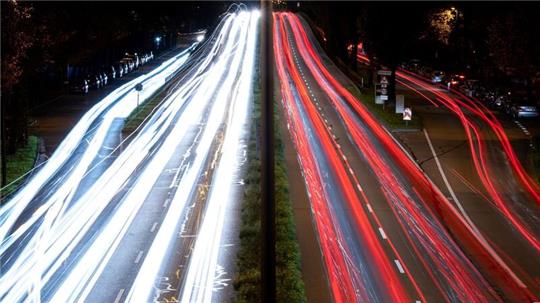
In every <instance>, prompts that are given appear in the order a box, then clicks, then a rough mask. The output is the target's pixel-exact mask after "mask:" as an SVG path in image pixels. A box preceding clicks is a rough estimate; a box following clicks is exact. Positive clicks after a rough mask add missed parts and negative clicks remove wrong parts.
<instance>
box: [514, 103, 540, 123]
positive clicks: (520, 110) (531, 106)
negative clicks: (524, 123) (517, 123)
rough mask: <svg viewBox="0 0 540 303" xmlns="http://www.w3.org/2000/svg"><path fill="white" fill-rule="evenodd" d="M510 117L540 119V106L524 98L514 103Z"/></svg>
mask: <svg viewBox="0 0 540 303" xmlns="http://www.w3.org/2000/svg"><path fill="white" fill-rule="evenodd" d="M510 115H512V117H514V118H515V119H519V118H534V117H538V106H537V104H536V102H533V101H531V100H528V99H526V98H523V99H520V100H519V101H514V102H513V104H512V106H511V107H510Z"/></svg>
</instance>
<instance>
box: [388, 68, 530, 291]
mask: <svg viewBox="0 0 540 303" xmlns="http://www.w3.org/2000/svg"><path fill="white" fill-rule="evenodd" d="M400 75H402V76H400ZM398 77H399V81H401V83H402V87H403V89H405V90H406V91H407V94H408V95H409V96H410V95H411V94H416V95H420V94H422V95H423V97H421V98H420V99H421V100H418V102H417V103H416V104H418V103H420V104H419V105H416V106H418V107H419V108H422V107H426V105H421V102H423V103H424V104H426V100H425V98H430V99H431V100H436V101H435V104H437V105H439V108H434V106H427V107H428V108H425V109H421V112H422V113H421V115H422V117H423V120H425V121H426V122H425V123H424V124H426V125H425V128H426V131H425V134H422V136H419V137H426V138H427V139H429V140H430V142H429V143H428V142H425V143H424V144H425V145H426V146H428V144H431V145H433V146H435V148H437V150H438V151H439V153H441V156H439V159H438V160H437V161H439V162H440V163H441V164H440V166H441V167H440V168H438V169H435V170H433V169H432V171H431V173H430V175H434V176H437V175H444V177H445V178H446V179H447V180H446V181H443V180H440V178H438V180H439V183H438V184H440V185H441V188H443V189H444V191H445V192H447V195H448V196H449V197H452V198H453V202H454V203H455V204H456V205H457V206H458V207H459V208H460V211H461V212H462V213H463V215H464V216H466V217H468V218H469V219H468V220H469V221H470V224H471V225H473V226H475V228H477V229H478V230H479V232H481V234H483V235H485V237H486V238H487V239H488V240H489V241H490V242H491V243H492V246H493V247H494V248H495V249H496V250H497V251H498V254H499V255H500V256H501V257H502V258H504V259H505V261H506V262H507V263H508V264H509V265H510V266H511V267H513V269H514V271H515V272H516V273H519V275H520V278H521V279H522V280H523V281H524V282H525V283H526V284H527V285H528V287H529V288H530V289H531V290H532V291H534V292H535V293H538V292H539V291H540V289H539V285H538V283H537V282H536V281H535V278H534V277H537V276H538V274H539V270H540V263H538V254H539V252H538V250H537V248H536V243H537V242H536V241H537V239H538V237H539V232H540V230H539V228H540V224H539V223H540V222H539V221H538V220H539V209H538V205H537V203H535V202H534V201H535V197H534V196H533V194H531V192H529V191H528V189H527V188H526V187H525V186H524V184H523V182H520V177H519V176H518V174H517V173H516V170H517V169H522V168H520V167H518V168H517V169H516V167H515V165H519V166H520V165H521V164H520V163H519V162H517V163H518V164H513V163H512V160H510V157H511V155H512V154H516V155H517V156H518V157H520V159H519V160H521V161H523V160H526V152H527V149H528V148H529V146H527V144H526V143H527V141H528V140H527V138H525V135H526V134H522V133H521V132H519V131H512V128H513V127H514V126H512V125H511V124H510V125H509V122H507V121H504V120H503V121H499V120H498V119H499V117H498V116H492V117H491V120H490V122H491V121H496V122H498V123H500V124H499V125H503V126H504V128H503V131H504V133H503V134H500V135H497V134H495V132H496V131H497V130H494V128H493V126H492V125H491V123H490V122H486V121H485V120H484V119H482V117H481V116H480V115H479V113H476V112H475V111H469V110H467V108H466V107H464V106H460V107H459V108H461V109H462V112H461V111H458V112H457V113H456V112H455V109H454V110H452V109H448V107H447V106H446V105H445V104H446V103H444V102H442V100H441V97H439V96H440V95H442V96H445V97H446V98H447V100H450V101H453V100H463V101H464V102H467V98H464V97H463V96H461V95H460V94H457V93H453V92H448V91H447V90H445V89H441V88H440V87H438V86H434V85H432V84H430V83H427V82H425V81H423V79H421V78H420V77H416V76H414V75H410V74H409V75H407V74H405V75H404V72H401V73H398ZM411 77H414V78H411ZM408 80H411V81H408ZM469 101H472V102H475V103H477V104H481V103H480V102H479V101H476V100H469ZM481 109H482V111H484V112H487V113H489V111H488V110H487V109H485V108H481ZM467 128H471V129H473V130H476V131H477V134H476V135H474V136H472V137H469V136H467ZM503 135H504V140H508V142H510V143H511V144H512V145H511V146H510V148H512V150H511V151H506V150H505V149H503V147H502V144H501V138H500V136H503ZM404 137H408V138H412V137H415V135H412V134H409V135H404ZM426 138H423V139H424V141H425V140H426ZM430 138H431V139H430ZM420 139H422V138H420ZM516 141H517V143H518V144H517V145H516V144H515V142H516ZM467 143H469V144H467ZM413 145H414V150H415V151H416V153H417V156H418V157H420V161H422V162H425V160H421V159H429V158H431V159H433V157H434V156H433V154H434V153H432V152H429V153H428V154H426V153H425V150H424V151H422V150H423V149H422V148H418V146H419V144H413ZM445 146H446V147H445ZM452 146H453V147H452ZM454 147H455V148H454ZM441 149H442V150H441ZM445 150H446V151H447V152H445ZM440 151H442V152H440ZM518 151H520V152H518ZM475 153H477V154H478V155H474V154H475ZM520 153H521V154H520ZM471 154H473V156H471ZM482 154H483V155H484V158H485V159H484V160H483V162H481V161H478V162H479V163H475V159H474V157H475V156H476V157H477V158H481V157H482ZM509 154H510V155H509ZM524 155H525V156H524ZM516 158H517V157H516ZM525 163H526V162H525ZM482 170H484V171H482ZM484 174H485V176H486V177H487V179H488V180H485V179H483V178H485V177H484ZM527 178H529V177H528V176H527ZM486 181H489V182H490V183H492V184H493V185H492V186H494V187H495V190H496V192H497V194H498V196H494V195H493V193H492V192H491V191H490V190H489V189H486V186H485V184H486ZM531 181H532V180H531ZM532 182H534V181H532ZM445 183H446V184H445ZM489 185H490V184H488V186H489ZM533 186H534V185H533ZM450 191H451V192H450ZM520 229H522V230H520ZM531 238H532V239H531Z"/></svg>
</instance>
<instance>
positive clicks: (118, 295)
mask: <svg viewBox="0 0 540 303" xmlns="http://www.w3.org/2000/svg"><path fill="white" fill-rule="evenodd" d="M124 291H126V290H125V289H123V288H121V289H120V291H118V294H117V295H116V298H115V299H114V303H119V302H120V299H122V295H123V294H124Z"/></svg>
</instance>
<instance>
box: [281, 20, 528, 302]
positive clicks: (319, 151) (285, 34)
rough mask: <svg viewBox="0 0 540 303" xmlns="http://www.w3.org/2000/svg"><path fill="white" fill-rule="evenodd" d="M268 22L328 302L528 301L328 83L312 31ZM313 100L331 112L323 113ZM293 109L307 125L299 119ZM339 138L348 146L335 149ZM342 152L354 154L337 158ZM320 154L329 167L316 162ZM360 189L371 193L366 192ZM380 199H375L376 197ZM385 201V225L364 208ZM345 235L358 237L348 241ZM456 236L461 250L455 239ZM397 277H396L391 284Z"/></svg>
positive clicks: (376, 129) (347, 97)
mask: <svg viewBox="0 0 540 303" xmlns="http://www.w3.org/2000/svg"><path fill="white" fill-rule="evenodd" d="M277 16H278V17H277V18H276V20H279V22H276V24H278V25H276V28H275V38H274V42H275V45H276V46H275V47H276V50H275V51H276V61H277V62H278V63H277V64H278V72H279V76H280V80H281V84H282V87H281V93H282V96H283V103H284V106H285V108H286V112H288V113H289V115H290V116H289V120H288V123H289V128H290V130H291V131H290V133H291V135H292V137H293V141H294V142H295V145H296V147H297V151H298V152H299V159H300V164H301V166H302V168H303V170H304V178H305V181H306V185H307V189H308V193H309V194H310V199H311V200H312V210H313V217H314V221H315V226H316V228H317V230H318V231H319V240H320V243H321V249H322V250H323V256H324V258H325V264H326V267H327V271H328V275H329V277H328V278H329V282H330V287H331V289H332V292H333V295H334V299H335V300H336V301H343V300H349V301H350V300H354V299H356V300H359V301H366V300H368V301H387V300H388V299H391V300H392V301H399V300H410V299H413V300H422V301H424V298H427V300H428V301H430V300H437V301H438V300H446V301H484V300H490V301H493V300H497V298H499V299H501V298H500V297H499V296H500V291H502V292H504V295H503V298H505V297H504V296H507V297H506V298H508V297H510V298H514V299H515V298H521V299H523V298H527V297H529V296H530V295H531V294H529V293H528V292H527V291H526V290H523V289H522V288H521V287H520V285H519V284H518V282H517V281H515V280H514V281H512V280H511V279H512V276H511V274H512V273H511V272H509V271H508V268H507V267H505V264H504V263H503V262H501V261H500V260H499V259H497V256H496V255H494V254H493V252H491V251H489V247H486V246H485V243H484V242H483V241H482V239H481V238H479V237H478V235H477V234H475V233H474V231H472V230H471V229H470V227H469V226H467V224H466V223H465V222H464V220H463V218H462V217H461V216H459V214H458V213H457V211H456V209H455V208H454V207H453V206H452V205H451V204H450V202H449V201H448V200H447V199H446V197H444V196H443V195H442V193H441V192H440V191H438V189H437V188H436V187H435V186H434V185H433V184H432V183H431V182H430V181H429V180H428V179H427V178H426V177H425V175H424V174H423V173H422V172H421V170H420V169H419V168H418V167H417V166H416V165H415V164H414V162H413V161H412V160H411V159H410V158H409V157H408V156H407V155H406V154H405V153H404V152H403V150H402V149H401V148H400V147H399V146H398V145H397V143H396V142H395V141H394V140H393V138H391V137H390V136H389V135H388V133H387V132H386V131H385V130H384V129H383V128H382V127H381V126H380V125H379V124H378V123H377V122H376V121H375V120H374V119H373V118H372V117H371V116H370V114H369V113H368V112H367V111H366V110H365V109H364V108H363V107H362V106H361V105H360V102H359V101H358V100H355V98H354V97H353V96H352V95H351V94H350V93H348V92H347V91H346V90H345V88H344V85H343V84H341V83H339V81H338V80H336V79H335V78H334V77H333V75H332V73H335V67H331V68H332V72H329V71H328V69H327V68H326V66H331V65H330V64H329V60H327V59H324V60H321V59H320V57H319V55H318V54H317V52H316V51H315V50H314V47H313V46H312V45H316V42H315V39H314V38H313V35H311V33H310V34H309V37H308V35H307V34H306V33H304V30H303V28H306V27H307V26H305V24H303V22H301V21H300V20H298V19H297V18H296V17H295V16H294V15H290V14H289V15H286V14H278V15H277ZM285 20H286V21H285ZM285 24H287V25H285ZM289 26H290V29H289ZM308 32H309V31H308ZM292 36H294V42H292V41H293V38H292ZM289 40H290V41H289ZM319 50H320V49H317V51H319ZM298 57H301V58H302V62H303V64H302V63H300V62H298V61H300V60H299V59H298ZM307 71H309V73H308V72H307ZM306 76H307V77H306ZM340 81H343V78H340ZM314 91H315V92H314ZM321 92H323V93H322V94H321ZM325 95H326V96H325ZM321 96H322V98H321ZM298 99H300V100H301V101H302V102H301V105H300V103H299V102H298ZM316 100H318V101H316ZM323 100H324V101H323ZM319 102H320V103H321V104H331V106H330V107H329V108H328V107H327V108H325V106H324V105H323V106H319ZM302 107H304V108H305V109H304V110H305V111H306V112H307V113H308V114H309V115H308V116H309V117H310V118H309V119H306V118H305V116H304V114H302V110H303V109H302ZM332 111H333V112H334V113H335V112H337V115H338V117H339V120H338V121H337V123H336V122H332V123H327V121H328V120H329V119H328V118H327V117H328V116H329V113H330V112H332ZM298 121H303V122H304V123H301V124H298ZM322 121H324V122H322ZM310 123H312V124H311V125H310ZM325 123H326V125H325ZM339 128H345V130H346V132H344V133H346V134H348V136H344V137H341V136H339V144H337V143H336V142H335V141H334V142H332V136H331V135H330V134H331V133H332V132H333V129H339ZM331 129H332V130H331ZM314 138H315V139H314ZM346 139H348V140H349V141H350V144H352V145H353V146H354V147H355V149H356V150H355V149H354V148H353V149H349V148H342V147H341V146H344V145H343V144H344V143H343V142H344V141H345V140H346ZM317 140H320V141H319V142H318V143H317ZM317 145H319V146H317ZM351 151H355V155H352V156H350V155H348V156H345V157H343V155H340V152H344V153H350V152H351ZM313 154H314V155H315V156H313ZM325 157H327V159H328V161H329V162H328V163H330V164H325V162H324V159H325ZM355 158H356V159H358V158H360V159H362V160H363V161H365V163H366V164H367V166H368V169H367V170H359V171H356V170H355V169H354V168H351V167H347V168H346V166H348V164H347V163H348V162H349V160H351V159H355ZM315 159H316V160H315ZM342 159H343V160H342ZM332 173H333V175H330V177H328V175H329V174H332ZM369 175H371V177H368V176H369ZM365 178H368V179H369V178H373V179H372V181H371V182H372V183H373V182H375V183H379V186H374V188H370V187H371V186H370V187H366V186H364V185H363V181H362V179H365ZM359 180H360V181H359ZM336 183H337V184H336ZM354 183H357V184H354ZM355 185H356V186H355ZM361 189H362V190H361ZM369 190H371V191H373V190H379V191H380V192H381V193H379V194H378V195H372V194H371V193H369V192H368V191H369ZM339 194H341V195H343V196H339ZM381 194H382V195H383V196H384V199H380V196H381ZM336 195H337V196H336ZM368 198H369V200H368ZM362 200H363V201H362ZM339 203H342V204H339ZM361 204H363V207H362V208H361V209H359V208H358V207H359V206H360V205H361ZM385 204H386V209H387V210H388V209H390V212H391V213H393V214H394V218H393V219H391V218H390V217H391V216H388V218H383V219H382V220H380V218H379V216H381V215H380V214H378V210H375V211H373V206H372V205H376V206H377V207H379V206H381V207H384V205H385ZM329 205H330V206H331V207H333V208H338V209H339V207H337V206H339V205H345V206H346V207H345V208H344V209H346V210H347V211H345V213H346V214H345V215H343V214H340V212H339V211H337V212H336V211H333V210H332V209H331V208H329ZM388 206H389V207H388ZM341 207H343V206H341ZM383 213H384V212H383ZM366 214H367V215H366ZM340 216H341V217H340ZM347 216H348V217H347ZM367 218H369V220H368V219H367ZM441 219H442V220H441ZM368 222H369V225H368V224H366V223H368ZM329 224H330V225H329ZM347 225H349V227H347ZM328 226H335V227H334V228H335V229H334V230H332V229H331V228H328ZM396 226H398V228H396ZM400 227H401V228H400ZM388 230H395V231H396V233H393V232H392V233H390V232H389V231H388ZM449 230H451V232H452V233H450V232H449ZM343 234H345V235H346V237H345V238H342V235H343ZM374 234H375V235H376V234H380V237H379V238H377V237H376V236H374ZM355 236H356V237H359V239H356V241H357V242H356V243H355V241H354V238H355ZM456 236H458V239H459V241H460V243H459V244H461V245H458V243H456V242H455V240H454V239H455V237H456ZM381 238H382V239H381ZM336 239H337V243H338V246H337V247H336V242H335V241H336ZM403 239H406V240H404V241H403V243H401V241H400V240H403ZM359 242H360V243H359ZM394 242H395V243H394ZM396 243H397V244H396ZM463 244H467V245H465V247H466V248H467V249H468V252H469V253H471V252H473V253H476V254H477V255H475V257H476V258H474V261H475V263H473V262H472V261H471V260H469V258H468V257H467V254H465V252H464V251H462V249H461V246H464V245H463ZM359 247H360V248H359ZM355 250H356V252H355ZM382 252H384V253H382ZM362 254H363V256H362ZM381 255H384V257H381ZM479 256H481V257H482V258H483V259H480V258H479ZM351 258H352V259H351ZM401 260H407V261H405V262H401ZM409 260H413V261H409ZM393 261H400V262H393ZM477 262H478V263H479V264H476V263H477ZM373 264H377V266H374V265H373ZM486 265H487V266H486ZM493 265H495V266H493ZM358 267H359V268H358ZM493 267H495V268H493ZM366 269H367V270H366ZM480 269H482V273H481V272H480ZM486 270H487V271H486ZM400 273H401V274H402V275H405V276H406V278H396V275H399V274H400ZM426 273H427V275H428V277H426ZM508 280H510V283H507V282H508ZM397 284H400V285H401V284H403V286H398V285H397ZM433 285H435V287H433ZM495 289H496V290H495ZM387 296H388V297H387Z"/></svg>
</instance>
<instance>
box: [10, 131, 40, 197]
mask: <svg viewBox="0 0 540 303" xmlns="http://www.w3.org/2000/svg"><path fill="white" fill-rule="evenodd" d="M37 151H38V138H37V137H36V136H29V137H28V143H27V144H26V146H23V147H20V148H18V149H17V151H16V152H15V153H14V154H12V155H7V156H6V181H7V184H10V183H11V182H13V181H15V180H17V179H18V180H17V181H15V182H14V183H13V184H11V185H10V186H7V187H6V188H5V189H4V190H2V196H7V195H8V194H10V193H11V192H13V191H15V190H16V189H17V187H19V186H20V185H21V184H22V183H23V182H24V180H25V178H24V177H23V178H20V179H19V177H21V176H23V175H24V174H26V173H27V172H29V171H30V170H31V169H32V168H34V164H35V162H36V156H37Z"/></svg>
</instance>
